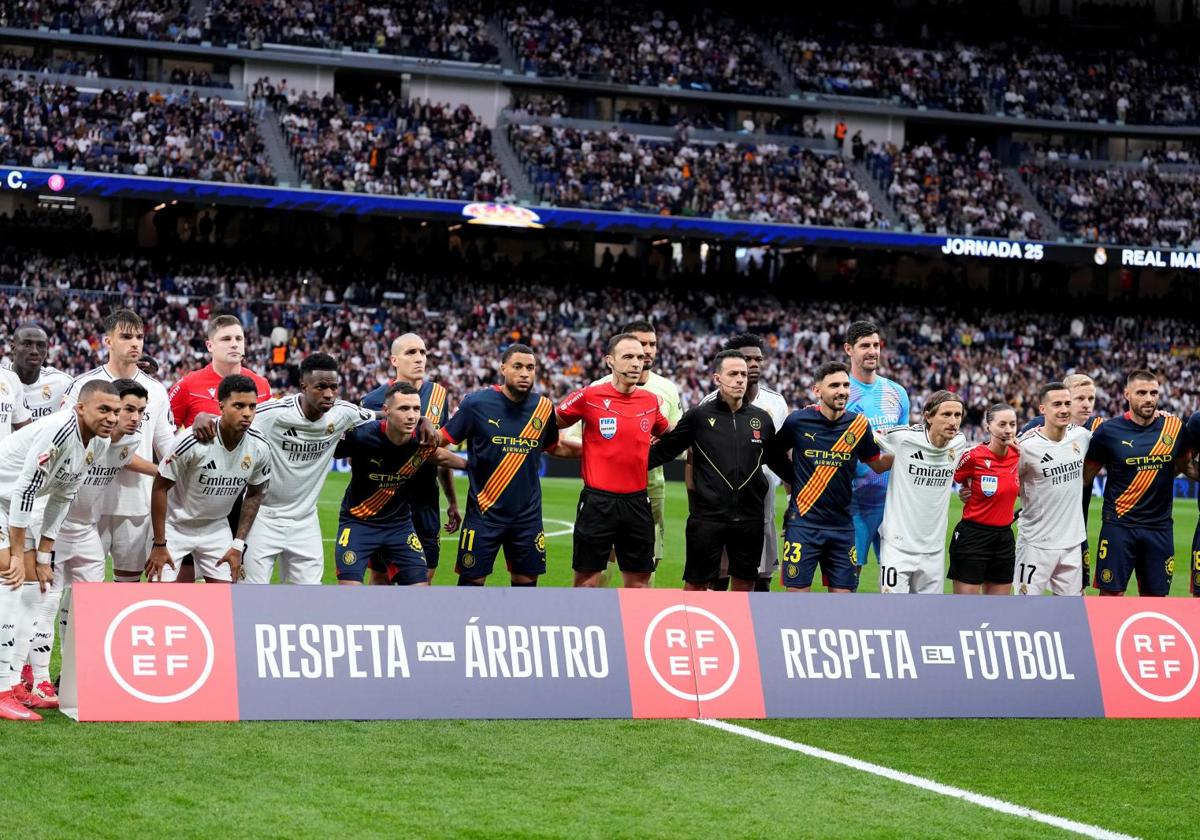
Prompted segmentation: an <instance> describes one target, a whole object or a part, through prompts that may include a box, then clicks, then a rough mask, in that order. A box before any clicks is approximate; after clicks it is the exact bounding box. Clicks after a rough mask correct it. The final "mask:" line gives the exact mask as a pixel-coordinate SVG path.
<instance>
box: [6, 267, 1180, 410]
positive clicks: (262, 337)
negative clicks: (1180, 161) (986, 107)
mask: <svg viewBox="0 0 1200 840" xmlns="http://www.w3.org/2000/svg"><path fill="white" fill-rule="evenodd" d="M18 253H19V257H18V256H17V254H18ZM482 264H483V266H484V267H482V268H481V267H480V265H481V261H480V259H479V258H478V255H475V256H474V257H472V258H470V259H465V260H459V261H457V263H456V265H457V268H456V270H454V271H453V272H450V271H448V272H447V273H438V272H436V271H432V270H427V269H426V267H425V266H424V265H423V264H422V261H421V260H420V259H419V258H412V259H408V260H404V259H398V260H396V261H395V262H394V263H392V264H390V265H386V266H384V265H381V266H377V267H375V266H373V267H365V266H363V265H343V264H331V265H326V266H323V267H303V268H291V269H285V268H281V267H274V268H263V267H256V266H255V265H254V264H252V263H249V262H227V263H226V262H221V261H219V260H211V261H207V262H200V261H198V262H195V263H193V264H184V263H178V262H172V263H170V264H165V263H161V262H159V261H157V260H155V259H151V258H149V257H139V256H121V257H108V256H102V255H100V254H98V253H95V254H92V253H87V252H80V253H77V254H72V255H68V254H62V253H56V254H50V253H44V252H34V253H30V252H24V251H21V252H10V253H9V254H8V255H6V259H5V260H3V264H2V265H0V287H2V289H3V296H4V300H5V306H4V314H3V316H2V318H3V320H2V321H0V330H5V331H7V334H11V330H12V329H13V328H14V327H15V326H16V325H17V324H19V323H21V322H23V321H26V320H38V321H41V322H42V323H44V324H45V326H46V329H47V331H48V332H49V333H50V334H51V344H52V349H51V355H50V359H49V363H50V364H52V365H54V366H56V367H59V368H61V369H63V370H67V371H69V372H74V373H78V372H81V371H83V370H85V369H87V368H88V366H89V365H91V364H93V360H94V359H95V357H96V353H97V352H98V349H99V345H98V344H97V341H98V338H97V337H96V329H95V325H96V323H97V322H98V321H99V320H100V319H101V318H102V317H103V316H104V315H105V314H107V312H109V311H110V310H112V309H114V308H118V307H121V306H126V307H130V308H134V309H136V310H138V311H140V312H142V313H143V314H144V315H145V316H146V317H147V319H148V322H149V323H148V328H147V336H146V353H147V355H149V356H151V357H152V358H154V359H155V361H156V362H157V363H158V365H159V373H158V376H159V377H160V378H161V379H163V380H164V381H167V382H173V381H175V380H177V379H178V378H180V377H181V376H182V375H183V374H185V373H187V372H188V371H189V370H192V369H194V368H197V367H200V366H202V365H203V364H204V363H205V362H204V360H205V359H206V351H205V346H204V339H205V325H206V322H207V321H208V319H209V317H211V316H212V315H213V313H217V312H221V311H231V312H233V313H234V314H236V315H237V316H238V318H239V320H240V321H241V322H242V324H243V325H244V327H245V330H246V339H247V348H248V356H249V358H250V360H251V361H253V362H254V364H255V365H256V367H258V368H259V369H264V374H265V375H267V377H268V379H269V380H270V381H271V384H272V386H273V387H275V388H276V389H278V390H286V389H287V388H289V387H290V384H291V380H290V376H291V374H290V373H289V371H288V369H287V368H285V367H271V368H269V369H267V365H266V362H267V360H268V359H270V357H271V351H272V349H273V348H274V347H277V346H285V347H287V348H288V350H289V353H288V358H289V360H291V361H293V362H294V361H295V360H297V359H299V358H302V357H303V356H305V355H306V354H308V353H311V352H315V351H323V352H328V353H330V354H332V355H334V356H335V357H337V358H338V359H339V360H340V363H341V365H342V367H341V371H342V382H343V385H342V393H343V396H344V397H345V398H347V399H352V400H357V399H358V398H359V397H361V396H362V395H363V394H365V393H366V392H367V391H369V390H371V389H373V388H375V387H377V386H378V385H380V384H382V383H384V382H387V381H389V377H390V370H389V367H388V353H389V346H390V342H391V341H392V339H393V338H394V337H395V336H396V335H397V334H399V333H401V332H404V331H407V330H411V329H416V330H418V331H419V332H421V333H422V334H423V335H424V336H425V338H426V341H427V343H428V344H429V347H430V352H431V360H430V368H431V371H432V372H433V373H432V375H433V378H435V379H437V380H438V381H440V382H442V383H444V384H446V385H447V386H448V387H449V388H450V390H451V393H452V394H459V395H461V394H463V393H466V392H468V391H471V390H474V389H476V388H479V387H481V386H484V385H488V384H491V383H492V382H493V381H495V376H496V368H497V363H498V362H497V360H498V355H499V352H500V349H501V348H502V347H504V346H505V345H507V344H509V343H511V342H522V343H526V344H529V345H530V346H532V347H534V348H535V350H536V351H537V353H538V354H539V356H540V359H541V361H542V365H543V367H542V369H541V371H540V375H541V379H542V381H541V383H540V387H542V388H544V389H545V390H546V391H547V392H548V393H550V394H553V395H562V394H565V393H567V392H569V391H570V390H572V389H573V388H575V387H577V385H578V383H579V382H581V381H591V379H594V378H596V377H598V376H600V375H602V374H603V370H602V368H601V362H600V358H601V356H602V355H603V353H602V352H601V348H602V347H603V344H604V342H605V341H606V340H607V339H608V337H609V335H610V334H611V333H612V332H613V331H614V330H616V329H617V327H618V326H619V325H620V323H621V322H622V321H624V320H626V319H627V318H628V317H630V316H631V315H637V316H639V317H646V318H648V319H649V320H651V321H653V322H654V323H655V324H656V325H657V326H658V329H659V356H658V362H657V363H656V365H655V367H656V369H658V370H659V371H660V372H661V373H662V374H663V375H664V376H666V377H667V378H669V379H671V380H672V381H674V382H676V383H677V384H678V386H679V388H680V391H681V394H682V396H683V399H684V402H685V404H689V405H694V404H695V403H696V402H697V401H698V400H699V399H700V397H701V396H702V395H703V394H705V393H707V391H708V390H709V389H710V379H709V375H708V360H709V359H710V358H711V357H712V355H713V354H714V353H716V352H717V351H718V350H719V349H720V347H721V344H722V342H723V341H724V339H725V338H726V337H727V336H728V335H729V334H731V333H734V332H743V331H750V332H754V333H757V334H760V335H762V336H764V338H765V339H766V341H767V345H768V354H767V361H766V364H765V367H764V369H763V382H764V383H767V384H769V385H770V386H771V387H773V388H775V389H776V390H778V391H779V392H781V393H782V394H783V395H784V397H785V398H786V399H787V401H788V402H789V404H791V405H793V406H801V405H805V404H806V403H807V402H809V401H810V399H811V397H810V393H809V391H808V386H809V384H810V382H811V373H812V371H813V370H814V369H815V368H816V366H817V365H819V364H820V363H821V362H823V361H826V360H828V359H831V358H832V359H837V358H841V356H842V349H841V345H840V343H839V341H840V339H839V336H840V334H841V331H842V329H843V328H844V326H845V324H846V323H848V322H849V321H851V320H854V319H855V318H859V317H869V318H871V319H872V320H874V321H876V322H877V323H879V324H881V325H883V327H884V331H885V342H886V353H885V359H884V362H885V373H886V374H887V375H888V376H891V377H892V378H893V379H895V380H896V381H897V382H899V383H900V384H901V385H903V386H904V387H905V389H906V390H907V391H908V392H909V394H910V397H911V401H912V405H913V407H914V409H917V408H919V407H920V406H921V405H922V404H923V403H924V401H925V399H926V398H927V397H928V396H929V395H930V394H931V393H933V392H934V391H937V390H939V389H941V388H949V389H950V390H953V391H955V392H957V393H959V394H961V395H962V396H963V398H964V402H965V408H966V412H967V417H966V422H967V425H968V426H969V427H972V428H977V427H978V426H979V424H980V423H981V420H982V416H983V412H984V411H985V410H986V408H987V407H988V406H989V405H992V404H994V403H997V402H1006V403H1009V404H1011V405H1013V406H1014V407H1015V408H1016V409H1017V412H1018V415H1019V416H1022V417H1024V416H1027V415H1030V414H1031V413H1033V412H1035V411H1036V404H1037V400H1036V395H1037V390H1038V388H1039V387H1040V386H1041V385H1042V384H1044V383H1045V382H1046V381H1048V380H1050V379H1053V378H1055V377H1056V376H1061V375H1063V374H1065V373H1066V372H1069V371H1070V372H1081V373H1085V374H1087V375H1088V376H1091V377H1092V378H1093V379H1094V380H1095V381H1096V383H1097V386H1098V396H1097V402H1096V410H1097V412H1098V413H1101V414H1107V415H1108V416H1115V414H1116V413H1118V412H1119V411H1120V410H1121V400H1122V389H1123V384H1124V383H1123V379H1122V377H1123V375H1124V371H1126V370H1128V369H1130V368H1133V367H1137V366H1142V365H1144V366H1147V367H1149V368H1151V369H1153V370H1155V371H1157V372H1158V373H1159V374H1160V376H1161V377H1162V379H1163V380H1164V385H1165V387H1164V393H1165V397H1164V401H1163V404H1164V407H1166V408H1167V409H1169V410H1171V411H1174V412H1177V413H1180V414H1188V413H1190V412H1191V411H1193V410H1196V409H1200V377H1197V376H1196V375H1195V374H1194V372H1193V368H1194V361H1195V357H1196V353H1197V349H1198V348H1200V327H1198V326H1197V325H1196V323H1194V322H1193V321H1191V320H1189V319H1186V318H1151V317H1143V316H1136V315H1129V314H1127V315H1122V314H1116V313H1115V312H1114V311H1113V310H1111V309H1110V310H1108V312H1109V314H1091V315H1077V316H1067V315H1063V314H1050V313H1039V312H1029V311H1002V310H992V309H984V308H980V307H978V306H972V305H970V304H969V303H964V304H962V305H951V304H945V305H930V304H924V305H922V304H919V303H900V302H879V303H875V304H868V303H863V302H862V301H861V300H858V301H856V302H849V301H846V300H840V301H839V300H811V299H797V298H796V297H794V296H792V295H789V294H787V293H785V292H784V291H781V289H782V288H784V287H786V284H785V286H781V287H780V288H770V289H766V290H765V291H764V290H761V289H760V288H757V287H761V285H762V282H761V278H760V277H759V276H758V275H757V274H755V273H754V272H755V269H751V271H750V273H749V274H747V275H745V276H742V277H730V278H727V280H728V281H729V282H728V283H726V284H723V287H724V289H725V290H724V291H716V290H714V289H715V287H711V286H712V284H711V283H704V282H701V281H703V280H704V278H702V277H689V276H687V275H680V276H678V277H676V278H675V279H673V280H672V281H671V285H670V286H669V288H668V289H667V290H655V291H649V290H646V289H644V288H639V287H638V286H636V285H635V286H630V285H628V284H622V283H620V282H619V281H618V278H619V277H622V276H625V277H628V276H630V273H631V272H636V270H637V269H636V266H635V265H633V264H630V263H628V262H626V260H625V259H622V260H618V261H614V262H612V263H611V264H608V263H607V261H606V264H608V268H607V269H598V270H597V271H596V272H595V274H594V276H591V277H586V278H581V279H578V280H574V281H571V282H564V281H562V280H560V279H557V277H558V275H559V274H560V273H561V272H558V271H556V270H555V269H553V268H551V267H547V268H545V269H544V270H534V272H533V273H532V274H530V273H529V272H528V271H527V270H520V269H518V268H516V267H514V266H513V265H511V264H509V263H508V262H507V260H505V259H504V258H502V257H501V256H498V255H493V256H491V257H489V258H487V259H486V260H485V261H483V263H482ZM396 265H401V266H412V269H411V270H409V271H405V270H404V269H401V268H397V267H396ZM543 271H544V273H543ZM575 274H576V275H578V274H579V272H575ZM464 283H467V284H469V287H470V289H471V294H469V295H464V294H462V293H461V290H462V288H463V284H464ZM710 287H711V288H710ZM749 288H756V291H755V293H753V294H751V293H748V292H747V291H745V290H746V289H749ZM385 292H386V293H387V294H386V296H385Z"/></svg>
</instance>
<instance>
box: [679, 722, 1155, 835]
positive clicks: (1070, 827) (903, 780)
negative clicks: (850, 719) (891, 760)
mask: <svg viewBox="0 0 1200 840" xmlns="http://www.w3.org/2000/svg"><path fill="white" fill-rule="evenodd" d="M692 722H693V723H700V724H703V725H704V726H710V727H712V728H713V729H720V730H722V731H724V732H731V733H733V734H734V735H742V736H744V737H746V738H752V739H753V740H755V741H760V742H762V743H764V744H770V745H771V746H773V747H781V748H783V749H785V750H791V751H792V752H798V753H803V754H804V755H807V756H811V757H813V758H820V759H823V760H825V761H832V762H833V763H834V764H840V765H842V766H843V767H849V768H850V769H852V770H858V771H860V772H863V773H870V774H872V775H874V776H881V777H882V778H884V779H891V780H892V781H893V782H900V784H904V785H911V786H912V787H916V788H921V789H922V790H927V791H930V792H931V793H937V794H941V795H942V796H949V797H950V798H952V799H961V800H963V801H964V802H970V803H971V804H972V805H978V806H980V807H981V808H989V809H991V810H993V811H999V812H1000V813H1001V814H1009V815H1011V816H1014V817H1021V818H1023V819H1027V820H1034V821H1035V822H1040V823H1044V824H1046V825H1051V826H1054V827H1055V828H1061V829H1062V830H1063V831H1070V832H1072V833H1074V834H1082V835H1083V836H1084V837H1094V838H1096V839H1097V840H1136V838H1134V837H1133V836H1132V835H1129V834H1121V833H1120V832H1116V831H1109V830H1108V829H1107V828H1101V827H1100V826H1098V825H1089V824H1088V823H1081V822H1076V821H1075V820H1068V819H1066V818H1064V817H1056V816H1054V815H1053V814H1044V813H1042V812H1041V811H1035V810H1034V809H1032V808H1026V807H1025V806H1024V805H1015V804H1013V803H1012V802H1005V801H1004V800H1003V799H996V798H995V797H992V796H985V795H983V794H981V793H972V792H971V791H969V790H963V789H962V788H956V787H952V786H950V785H944V784H942V783H941V782H935V781H933V780H932V779H926V778H924V777H922V776H914V775H912V774H911V773H904V772H901V771H899V770H893V769H892V768H890V767H884V766H883V765H880V764H872V763H871V762H869V761H862V760H861V759H857V758H851V757H850V756H848V755H842V754H841V753H835V752H829V751H828V750H823V749H821V748H820V747H813V746H809V745H808V744H801V743H799V742H797V741H789V740H788V739H786V738H780V737H778V736H776V735H767V734H766V733H764V732H759V731H758V730H757V729H749V728H747V727H745V726H738V725H737V724H734V723H727V722H725V721H723V720H714V719H712V718H693V719H692Z"/></svg>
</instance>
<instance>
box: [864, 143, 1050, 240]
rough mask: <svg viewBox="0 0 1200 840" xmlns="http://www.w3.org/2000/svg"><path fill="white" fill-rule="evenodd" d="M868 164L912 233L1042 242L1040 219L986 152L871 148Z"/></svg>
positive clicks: (929, 146)
mask: <svg viewBox="0 0 1200 840" xmlns="http://www.w3.org/2000/svg"><path fill="white" fill-rule="evenodd" d="M866 161H867V164H868V166H869V167H870V169H871V172H872V174H873V175H874V176H875V177H876V178H877V179H878V180H879V182H880V185H881V186H883V187H884V189H885V190H886V193H887V197H888V199H889V200H890V201H891V202H892V205H893V207H895V209H896V213H897V214H898V216H899V217H900V221H901V223H902V224H903V226H904V227H906V228H907V229H908V230H912V231H917V232H927V233H961V234H965V235H967V236H1001V237H1008V238H1012V239H1040V238H1041V237H1042V231H1041V228H1040V224H1039V223H1038V219H1037V215H1036V214H1035V213H1034V212H1033V210H1032V209H1031V208H1028V207H1023V206H1022V205H1021V199H1020V197H1019V196H1017V195H1015V194H1014V192H1013V190H1012V189H1011V188H1010V187H1009V185H1008V183H1007V182H1006V180H1005V178H1004V173H1003V171H1002V169H1001V167H1000V164H999V162H998V161H995V160H993V158H992V153H991V152H990V151H989V150H988V149H987V147H984V148H981V149H978V150H976V149H975V148H974V144H969V145H968V147H967V149H966V150H965V151H963V152H953V151H951V150H950V149H948V148H946V147H945V146H944V145H943V144H941V143H932V144H931V143H924V142H922V143H907V144H905V145H904V147H903V148H897V147H896V145H895V144H894V143H884V144H878V143H876V142H875V141H874V140H871V141H870V142H869V143H867V145H866Z"/></svg>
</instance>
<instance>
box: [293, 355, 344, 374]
mask: <svg viewBox="0 0 1200 840" xmlns="http://www.w3.org/2000/svg"><path fill="white" fill-rule="evenodd" d="M337 369H338V364H337V359H335V358H333V356H330V355H329V354H328V353H309V354H308V355H307V356H305V357H304V361H302V362H301V363H300V375H301V376H305V375H307V374H310V373H312V372H313V371H316V370H331V371H333V372H334V373H337Z"/></svg>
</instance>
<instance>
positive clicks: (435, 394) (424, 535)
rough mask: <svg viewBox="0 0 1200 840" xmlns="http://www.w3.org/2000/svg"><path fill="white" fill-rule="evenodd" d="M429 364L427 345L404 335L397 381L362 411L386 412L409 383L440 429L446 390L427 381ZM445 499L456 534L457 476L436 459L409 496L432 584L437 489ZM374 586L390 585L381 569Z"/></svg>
mask: <svg viewBox="0 0 1200 840" xmlns="http://www.w3.org/2000/svg"><path fill="white" fill-rule="evenodd" d="M428 362H429V350H428V349H427V348H426V346H425V341H424V340H423V339H422V338H421V337H420V336H419V335H416V334H415V333H405V334H404V335H402V336H400V337H399V338H397V339H396V340H395V341H393V342H392V353H391V363H392V367H393V368H395V370H396V378H395V379H394V380H393V381H392V382H390V383H388V384H387V385H380V386H379V387H378V388H376V389H375V390H374V391H371V392H370V393H368V394H367V395H366V396H365V397H363V398H362V402H361V403H360V404H361V405H362V407H363V408H369V409H371V410H372V411H383V401H384V396H385V395H386V394H387V391H388V389H389V388H390V387H391V386H392V385H394V384H396V383H397V382H407V383H408V384H409V385H411V386H413V387H414V388H416V389H417V393H418V394H420V395H421V414H422V416H424V417H425V418H426V419H428V421H429V422H430V423H431V424H432V425H433V427H434V429H439V428H441V426H442V425H443V424H444V423H445V422H446V420H447V418H448V417H449V409H448V407H447V405H446V401H447V397H448V394H447V391H446V387H445V386H444V385H442V384H441V383H440V382H433V381H432V380H429V379H426V378H425V370H426V366H427V365H428ZM439 485H441V488H442V493H443V494H444V495H445V496H446V526H445V528H446V533H447V534H453V533H454V532H456V531H457V530H458V528H459V525H460V524H462V518H461V516H460V515H459V511H458V491H457V490H456V489H455V487H454V473H453V472H452V471H451V470H450V469H448V468H446V467H441V466H438V465H437V463H436V461H435V459H429V460H427V461H426V462H425V464H424V465H423V466H422V467H421V469H420V470H419V471H418V472H417V474H416V475H414V476H413V477H412V478H411V479H410V480H409V487H408V496H409V501H410V505H411V509H412V520H413V525H414V526H415V527H416V529H417V537H418V538H419V539H420V540H421V545H422V546H424V548H425V562H426V563H427V564H428V565H429V580H430V582H432V581H433V576H434V573H435V572H436V571H437V567H438V562H439V560H440V559H441V531H442V505H441V499H439V498H438V486H439ZM371 574H372V576H373V581H374V582H375V583H387V580H386V578H385V577H384V574H383V571H382V570H381V569H372V572H371Z"/></svg>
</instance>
